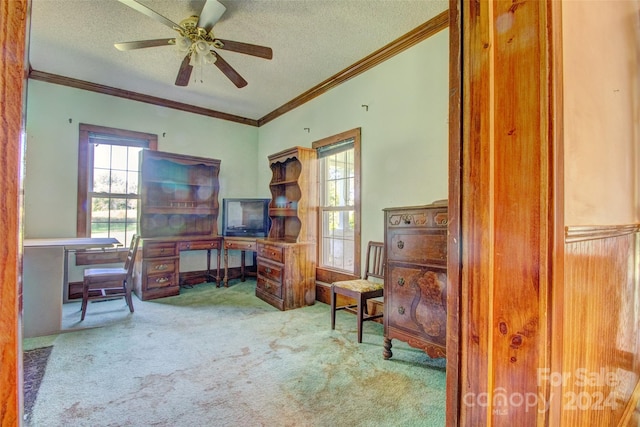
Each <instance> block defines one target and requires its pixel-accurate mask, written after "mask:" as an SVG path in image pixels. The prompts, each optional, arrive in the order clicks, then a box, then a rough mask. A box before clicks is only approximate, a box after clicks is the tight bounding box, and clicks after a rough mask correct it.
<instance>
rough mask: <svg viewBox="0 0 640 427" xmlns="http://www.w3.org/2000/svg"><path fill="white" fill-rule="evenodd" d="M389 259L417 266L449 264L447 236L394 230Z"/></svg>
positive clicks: (441, 233)
mask: <svg viewBox="0 0 640 427" xmlns="http://www.w3.org/2000/svg"><path fill="white" fill-rule="evenodd" d="M387 238H388V239H389V241H388V244H387V258H388V259H389V260H393V261H404V262H412V263H417V264H437V265H443V266H444V265H446V263H447V235H446V234H445V233H443V232H429V231H427V230H420V231H419V232H416V230H401V229H398V230H393V231H392V232H389V234H388V237H387Z"/></svg>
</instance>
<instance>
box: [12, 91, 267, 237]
mask: <svg viewBox="0 0 640 427" xmlns="http://www.w3.org/2000/svg"><path fill="white" fill-rule="evenodd" d="M70 119H71V123H69V120H70ZM79 123H86V124H91V125H99V126H108V127H113V128H119V129H127V130H133V131H139V132H147V133H152V134H156V135H158V149H159V150H161V151H170V152H175V153H182V154H191V155H194V156H202V157H211V158H215V159H220V160H222V163H221V166H220V200H222V198H223V197H227V195H233V196H238V197H243V196H253V195H254V194H255V193H256V191H257V190H256V182H257V172H256V170H255V164H256V162H257V144H258V129H257V128H255V127H252V126H246V125H241V124H237V123H233V122H229V121H225V120H218V119H213V118H211V117H206V116H201V115H195V114H190V113H185V112H182V111H177V110H173V109H168V108H162V107H157V106H153V105H150V104H145V103H141V102H135V101H129V100H125V99H122V98H116V97H113V96H108V95H101V94H97V93H93V92H87V91H83V90H79V89H73V88H69V87H65V86H60V85H53V84H48V83H43V82H39V81H33V80H30V81H29V86H28V94H27V126H26V129H27V135H26V160H25V197H24V204H25V210H24V212H25V221H24V230H25V237H26V238H37V237H74V236H75V235H76V200H77V196H76V194H77V188H78V178H77V176H78V175H77V173H78V125H79ZM163 135H164V136H163ZM238 171H241V173H238Z"/></svg>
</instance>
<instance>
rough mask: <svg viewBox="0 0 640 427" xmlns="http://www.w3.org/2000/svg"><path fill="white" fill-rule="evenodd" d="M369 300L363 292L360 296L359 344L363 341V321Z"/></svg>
mask: <svg viewBox="0 0 640 427" xmlns="http://www.w3.org/2000/svg"><path fill="white" fill-rule="evenodd" d="M366 302H367V300H366V299H365V298H364V296H363V295H362V294H360V295H359V296H358V344H360V343H362V323H363V320H362V319H363V318H364V310H365V309H366Z"/></svg>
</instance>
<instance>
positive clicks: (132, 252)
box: [124, 234, 140, 277]
mask: <svg viewBox="0 0 640 427" xmlns="http://www.w3.org/2000/svg"><path fill="white" fill-rule="evenodd" d="M139 241H140V236H138V235H137V234H134V235H133V237H132V238H131V244H130V245H129V252H127V259H126V261H125V262H124V269H125V270H127V277H131V274H132V273H133V265H134V264H135V259H136V253H137V252H138V242H139Z"/></svg>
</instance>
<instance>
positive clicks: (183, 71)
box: [176, 54, 193, 86]
mask: <svg viewBox="0 0 640 427" xmlns="http://www.w3.org/2000/svg"><path fill="white" fill-rule="evenodd" d="M190 60H191V55H190V54H187V55H186V56H185V57H184V59H183V60H182V64H180V69H179V70H178V75H177V76H176V86H187V85H188V84H189V79H190V78H191V70H193V66H191V65H190V64H189V61H190Z"/></svg>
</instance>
